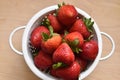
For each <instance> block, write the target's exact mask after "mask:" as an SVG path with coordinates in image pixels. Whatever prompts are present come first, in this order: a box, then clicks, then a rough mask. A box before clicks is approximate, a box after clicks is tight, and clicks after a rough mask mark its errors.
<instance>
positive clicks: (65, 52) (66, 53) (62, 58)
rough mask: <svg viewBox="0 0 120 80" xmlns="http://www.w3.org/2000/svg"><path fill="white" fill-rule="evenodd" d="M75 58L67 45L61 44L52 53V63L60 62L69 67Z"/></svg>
mask: <svg viewBox="0 0 120 80" xmlns="http://www.w3.org/2000/svg"><path fill="white" fill-rule="evenodd" d="M74 60H75V56H74V53H73V52H72V50H71V48H70V47H69V45H68V44H67V43H62V44H61V45H60V46H59V47H58V48H57V49H56V50H55V52H54V53H53V62H54V63H58V62H62V63H64V64H66V65H70V64H72V63H73V62H74Z"/></svg>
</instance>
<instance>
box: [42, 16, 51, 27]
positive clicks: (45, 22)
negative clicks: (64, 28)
mask: <svg viewBox="0 0 120 80" xmlns="http://www.w3.org/2000/svg"><path fill="white" fill-rule="evenodd" d="M41 25H43V26H46V27H47V28H48V26H50V21H49V19H48V18H47V16H46V17H45V18H44V19H43V21H42V23H41Z"/></svg>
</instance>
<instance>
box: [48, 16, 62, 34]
mask: <svg viewBox="0 0 120 80" xmlns="http://www.w3.org/2000/svg"><path fill="white" fill-rule="evenodd" d="M48 20H49V22H50V25H51V26H52V27H53V29H54V32H60V31H61V30H62V25H61V24H60V23H59V22H58V20H57V17H56V16H54V15H52V14H49V15H48Z"/></svg>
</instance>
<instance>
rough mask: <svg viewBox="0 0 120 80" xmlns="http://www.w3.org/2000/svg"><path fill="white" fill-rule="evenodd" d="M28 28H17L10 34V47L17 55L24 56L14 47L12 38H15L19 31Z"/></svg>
mask: <svg viewBox="0 0 120 80" xmlns="http://www.w3.org/2000/svg"><path fill="white" fill-rule="evenodd" d="M25 27H26V26H20V27H17V28H15V29H14V30H13V31H12V32H11V33H10V36H9V45H10V47H11V49H12V50H13V51H14V52H16V53H17V54H19V55H23V53H22V52H20V51H18V50H17V49H16V48H15V47H14V46H13V43H12V38H13V35H14V33H15V32H17V31H18V30H21V29H24V28H25Z"/></svg>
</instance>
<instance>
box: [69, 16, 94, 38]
mask: <svg viewBox="0 0 120 80" xmlns="http://www.w3.org/2000/svg"><path fill="white" fill-rule="evenodd" d="M93 24H94V22H91V19H86V18H85V19H84V21H83V20H82V19H78V20H76V21H75V23H74V24H73V26H72V27H71V28H70V30H69V32H74V31H78V32H80V33H81V34H82V35H83V37H84V38H85V39H87V38H88V37H89V36H90V35H91V32H92V29H91V27H92V25H93Z"/></svg>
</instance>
